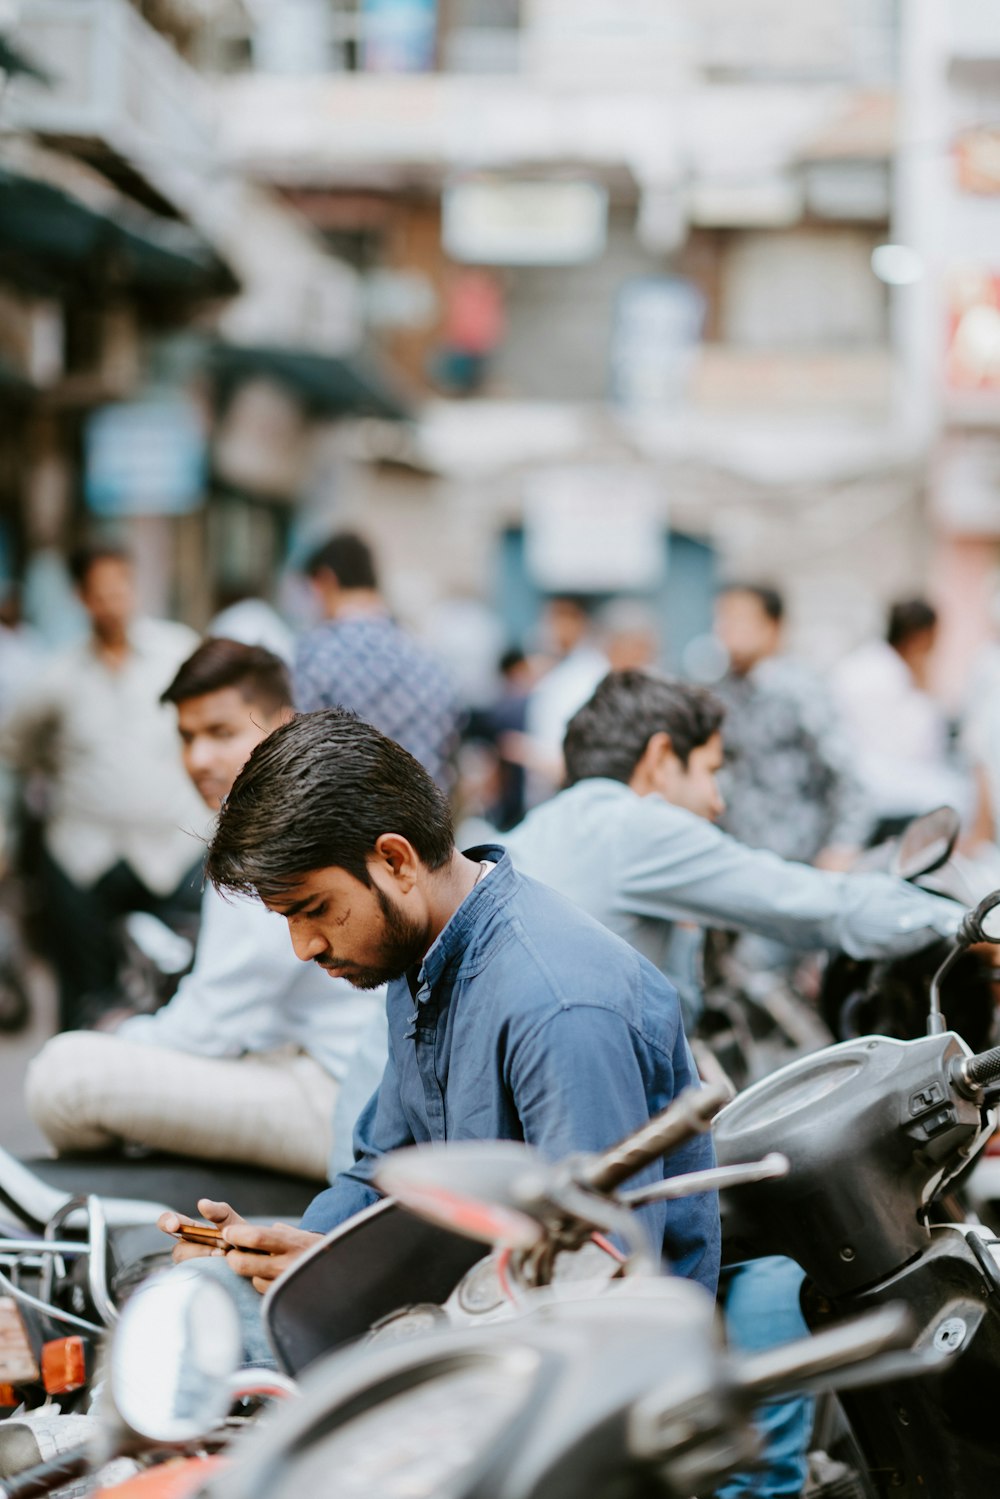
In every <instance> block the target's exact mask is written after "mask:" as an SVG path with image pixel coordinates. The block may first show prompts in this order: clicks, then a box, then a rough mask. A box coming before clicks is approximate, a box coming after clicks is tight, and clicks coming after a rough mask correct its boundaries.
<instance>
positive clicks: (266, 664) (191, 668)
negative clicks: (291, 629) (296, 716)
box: [160, 636, 292, 716]
mask: <svg viewBox="0 0 1000 1499" xmlns="http://www.w3.org/2000/svg"><path fill="white" fill-rule="evenodd" d="M226 687H235V688H236V689H237V691H238V692H239V694H240V697H242V699H243V701H244V702H246V703H254V704H255V705H256V706H258V707H260V708H261V709H262V710H263V711H264V712H265V713H267V714H268V716H270V715H271V714H273V713H277V711H278V709H279V708H290V707H291V705H292V684H291V680H290V678H289V675H288V668H287V667H286V666H285V663H284V662H283V661H282V660H281V658H280V657H278V656H275V655H272V653H271V652H270V651H266V650H265V649H264V647H263V646H262V645H244V643H243V642H242V641H241V640H227V639H225V638H224V637H223V636H210V637H209V639H208V640H203V641H202V643H201V645H200V646H199V647H198V649H197V650H196V651H195V652H194V654H193V655H190V656H189V657H188V658H187V660H186V661H185V662H184V663H183V665H182V666H181V667H180V668H179V669H178V672H177V675H176V676H175V677H174V680H173V681H172V682H171V684H170V686H169V687H168V688H167V690H166V691H165V692H164V693H163V694H162V695H161V697H160V702H161V703H174V704H177V703H183V702H186V701H187V699H188V698H192V697H204V696H205V694H206V693H207V692H221V691H222V690H223V689H224V688H226Z"/></svg>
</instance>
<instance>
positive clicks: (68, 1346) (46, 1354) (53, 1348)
mask: <svg viewBox="0 0 1000 1499" xmlns="http://www.w3.org/2000/svg"><path fill="white" fill-rule="evenodd" d="M86 1383H87V1349H86V1345H85V1343H84V1341H83V1339H82V1338H80V1337H75V1338H55V1339H54V1340H53V1341H52V1342H51V1343H43V1344H42V1384H43V1385H44V1386H45V1389H46V1392H47V1393H48V1394H49V1395H66V1394H68V1393H69V1391H70V1390H79V1389H81V1388H82V1386H83V1385H85V1384H86Z"/></svg>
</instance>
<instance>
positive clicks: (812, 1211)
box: [715, 891, 1000, 1499]
mask: <svg viewBox="0 0 1000 1499" xmlns="http://www.w3.org/2000/svg"><path fill="white" fill-rule="evenodd" d="M983 942H989V943H997V942H1000V891H997V892H994V893H993V894H992V895H990V896H988V897H987V898H986V899H985V900H983V901H982V902H981V903H980V904H979V906H977V907H976V909H975V910H974V911H971V912H970V913H969V914H968V915H967V916H966V918H965V920H964V921H963V923H962V926H961V928H960V931H959V933H958V936H957V939H956V941H955V943H954V944H953V946H952V948H951V950H950V952H949V954H948V956H947V958H946V960H945V962H944V963H943V964H942V965H941V967H940V968H939V970H938V972H937V973H936V974H935V976H934V980H933V983H932V985H931V995H930V1013H929V1017H928V1021H927V1034H926V1035H925V1036H924V1037H923V1038H921V1039H919V1040H911V1041H903V1040H897V1039H895V1038H891V1037H886V1036H880V1035H871V1036H863V1037H858V1038H857V1039H855V1040H850V1041H846V1042H843V1043H841V1044H840V1045H836V1046H832V1047H829V1048H827V1049H826V1050H825V1051H822V1052H819V1053H817V1054H815V1055H813V1056H810V1057H805V1058H802V1059H800V1060H799V1061H796V1062H793V1063H791V1064H789V1065H788V1066H786V1067H784V1068H782V1069H781V1071H780V1072H777V1073H775V1074H774V1075H773V1076H771V1077H769V1078H766V1079H765V1080H764V1081H762V1082H760V1083H757V1084H756V1085H755V1086H754V1087H752V1088H749V1089H748V1090H747V1091H746V1092H745V1093H743V1094H741V1095H740V1096H739V1097H737V1098H736V1099H735V1100H734V1101H733V1102H732V1103H731V1104H730V1105H729V1106H728V1107H727V1108H726V1109H724V1110H723V1112H722V1113H721V1114H720V1116H719V1118H718V1120H717V1122H716V1127H715V1140H716V1149H717V1152H718V1156H719V1159H720V1161H722V1162H726V1161H737V1160H741V1159H744V1158H745V1157H746V1156H747V1155H748V1154H756V1153H759V1152H762V1151H771V1150H780V1151H781V1152H782V1153H783V1154H784V1155H786V1156H787V1157H788V1159H789V1161H790V1162H791V1170H790V1172H789V1174H788V1176H787V1177H785V1178H783V1179H781V1180H775V1181H770V1182H764V1183H762V1184H761V1185H760V1186H758V1187H757V1188H755V1189H754V1191H753V1192H748V1191H746V1190H744V1189H743V1188H739V1187H737V1188H733V1189H732V1190H729V1191H727V1192H726V1193H725V1194H724V1197H723V1203H724V1223H725V1226H726V1236H727V1244H728V1253H729V1256H730V1258H731V1259H733V1260H739V1259H746V1258H750V1257H752V1256H754V1255H758V1254H785V1255H789V1256H791V1257H792V1258H793V1259H795V1260H796V1261H798V1263H799V1264H800V1265H801V1266H802V1268H803V1270H804V1271H805V1273H806V1277H807V1283H806V1287H805V1290H804V1293H803V1309H804V1312H805V1315H806V1319H807V1321H808V1322H809V1324H810V1326H811V1327H813V1328H815V1329H817V1330H821V1329H823V1328H824V1327H826V1326H827V1325H828V1324H829V1323H830V1322H831V1321H832V1320H840V1319H842V1318H844V1317H847V1316H851V1315H854V1314H857V1313H860V1312H867V1311H871V1310H873V1309H876V1308H879V1307H884V1306H886V1305H889V1304H894V1303H897V1302H901V1303H903V1304H904V1305H906V1306H907V1307H909V1308H910V1310H911V1312H912V1314H913V1316H914V1318H915V1323H916V1327H917V1332H916V1336H915V1338H914V1340H913V1347H914V1349H916V1350H921V1351H928V1350H931V1351H935V1352H937V1353H938V1354H940V1355H941V1358H942V1363H941V1365H940V1366H939V1369H938V1371H937V1372H936V1373H935V1374H934V1376H933V1377H932V1378H930V1379H928V1380H926V1381H922V1382H917V1383H907V1384H905V1385H904V1384H902V1383H900V1382H899V1381H898V1380H897V1379H895V1378H893V1377H889V1378H887V1379H885V1380H883V1381H880V1382H879V1383H878V1384H877V1385H875V1386H873V1387H872V1388H869V1389H868V1390H866V1391H865V1392H864V1393H863V1394H859V1393H856V1392H845V1393H844V1395H843V1397H842V1400H843V1405H844V1408H845V1411H846V1413H847V1416H848V1418H849V1421H850V1425H851V1428H852V1430H853V1433H854V1436H855V1438H856V1440H857V1443H858V1445H859V1447H860V1450H861V1452H862V1454H863V1456H864V1459H865V1461H866V1463H867V1465H868V1472H869V1477H870V1482H871V1486H872V1489H871V1491H872V1492H873V1493H874V1494H876V1495H879V1496H882V1495H884V1496H886V1499H889V1496H892V1499H896V1496H899V1499H918V1496H919V1499H929V1496H933V1499H938V1496H944V1495H950V1496H954V1499H973V1496H978V1495H981V1494H988V1493H994V1492H996V1491H997V1487H998V1485H1000V1448H998V1447H997V1444H996V1440H995V1428H994V1422H995V1420H996V1410H997V1409H998V1402H1000V1242H998V1241H997V1240H996V1239H995V1238H994V1237H993V1235H992V1233H990V1232H989V1231H988V1230H985V1229H984V1228H983V1227H982V1226H981V1225H979V1224H969V1223H962V1222H950V1221H947V1214H946V1213H945V1212H944V1210H943V1209H942V1208H939V1207H938V1206H937V1204H938V1203H939V1202H940V1200H941V1198H942V1194H943V1193H944V1192H945V1191H946V1189H947V1188H948V1186H949V1184H950V1183H952V1182H954V1180H955V1178H956V1177H957V1176H958V1175H959V1173H960V1172H962V1171H963V1170H964V1168H965V1167H966V1166H968V1165H969V1163H970V1162H971V1161H972V1160H974V1158H975V1157H976V1155H977V1154H978V1153H979V1152H980V1151H981V1150H982V1149H983V1147H984V1146H985V1144H986V1141H987V1139H988V1138H989V1136H990V1134H991V1133H992V1131H993V1129H994V1127H995V1116H994V1112H993V1108H992V1104H993V1101H994V1100H995V1099H996V1098H997V1097H998V1096H1000V1048H993V1049H991V1050H988V1051H986V1052H984V1053H983V1054H981V1055H976V1054H974V1053H973V1052H972V1051H971V1050H970V1048H969V1046H968V1045H967V1044H966V1042H965V1041H964V1040H963V1038H962V1037H961V1036H959V1035H958V1034H957V1033H956V1032H955V1031H952V1030H948V1029H947V1028H946V1022H945V1019H944V1016H943V1014H942V1013H941V1006H940V995H941V990H942V986H943V984H944V982H945V980H946V978H947V976H948V974H949V972H950V971H952V970H953V969H954V968H955V966H956V965H957V964H958V963H959V961H960V960H961V958H962V956H963V954H965V953H966V952H967V951H968V949H969V948H970V947H971V946H972V945H974V944H978V943H983Z"/></svg>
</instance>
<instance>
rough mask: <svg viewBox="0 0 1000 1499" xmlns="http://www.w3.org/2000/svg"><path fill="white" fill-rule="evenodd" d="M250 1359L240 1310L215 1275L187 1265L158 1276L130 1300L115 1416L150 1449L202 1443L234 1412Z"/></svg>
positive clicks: (115, 1385)
mask: <svg viewBox="0 0 1000 1499" xmlns="http://www.w3.org/2000/svg"><path fill="white" fill-rule="evenodd" d="M242 1352H243V1334H242V1330H241V1327H240V1315H239V1311H238V1309H237V1306H236V1302H235V1300H234V1298H233V1296H232V1295H231V1294H230V1292H229V1291H228V1290H227V1289H226V1287H225V1286H224V1285H223V1284H222V1282H221V1281H219V1280H217V1279H216V1278H215V1276H214V1275H211V1274H206V1273H205V1272H204V1271H203V1270H200V1269H198V1268H196V1267H194V1266H191V1265H185V1266H177V1267H176V1268H175V1269H172V1270H164V1271H162V1272H161V1273H160V1274H159V1275H154V1276H151V1277H150V1279H149V1280H148V1281H146V1282H145V1283H144V1284H143V1285H141V1286H140V1287H139V1289H138V1290H137V1291H135V1292H134V1294H133V1295H132V1296H131V1297H130V1298H129V1301H128V1303H127V1304H126V1306H125V1309H124V1311H123V1312H122V1315H121V1321H120V1322H119V1324H118V1328H117V1330H116V1332H115V1335H114V1339H113V1341H112V1345H111V1370H110V1380H109V1383H110V1389H111V1397H112V1400H113V1402H114V1406H115V1411H116V1413H117V1415H118V1416H119V1417H120V1418H121V1420H122V1421H123V1422H124V1424H125V1425H126V1427H128V1429H129V1430H130V1431H131V1432H134V1433H135V1434H137V1435H138V1436H141V1437H143V1438H145V1439H146V1440H147V1441H150V1442H157V1443H164V1444H168V1445H172V1444H174V1443H177V1442H191V1441H195V1440H196V1439H198V1438H199V1437H202V1436H205V1435H206V1434H207V1433H208V1432H209V1431H211V1430H212V1429H213V1427H215V1426H216V1425H218V1423H219V1422H220V1421H221V1420H222V1419H223V1417H224V1416H225V1415H226V1413H227V1411H228V1410H229V1406H230V1394H229V1380H230V1376H231V1375H233V1374H234V1373H235V1372H236V1370H237V1369H238V1368H239V1366H240V1361H241V1357H242Z"/></svg>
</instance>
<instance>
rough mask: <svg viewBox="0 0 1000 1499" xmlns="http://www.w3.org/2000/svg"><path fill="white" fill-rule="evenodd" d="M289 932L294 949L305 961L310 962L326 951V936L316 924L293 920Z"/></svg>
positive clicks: (289, 925)
mask: <svg viewBox="0 0 1000 1499" xmlns="http://www.w3.org/2000/svg"><path fill="white" fill-rule="evenodd" d="M288 934H289V936H290V937H291V939H292V950H293V952H294V953H295V956H296V957H297V958H301V960H302V962H303V963H309V962H311V961H312V959H313V958H318V957H319V956H320V954H321V953H324V952H325V951H326V938H325V937H323V936H322V935H321V934H320V933H319V932H318V931H317V930H316V928H315V927H314V926H310V925H309V924H308V923H306V922H301V921H296V920H294V919H293V920H291V921H289V923H288Z"/></svg>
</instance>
